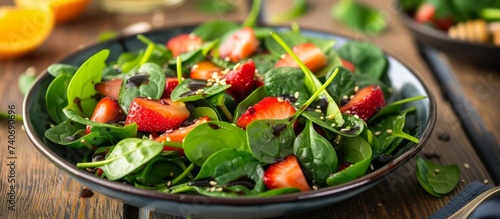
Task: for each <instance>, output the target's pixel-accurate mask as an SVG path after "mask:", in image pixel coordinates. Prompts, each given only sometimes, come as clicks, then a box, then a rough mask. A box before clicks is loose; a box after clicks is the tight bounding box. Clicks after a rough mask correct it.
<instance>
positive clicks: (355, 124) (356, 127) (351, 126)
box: [302, 111, 365, 137]
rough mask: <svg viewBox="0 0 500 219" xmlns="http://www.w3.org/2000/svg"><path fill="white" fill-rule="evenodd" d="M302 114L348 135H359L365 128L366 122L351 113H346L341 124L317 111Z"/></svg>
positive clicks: (338, 132)
mask: <svg viewBox="0 0 500 219" xmlns="http://www.w3.org/2000/svg"><path fill="white" fill-rule="evenodd" d="M302 115H303V116H304V117H305V118H307V119H308V120H311V121H312V122H314V123H315V124H317V125H319V126H321V127H323V128H325V129H326V130H329V131H332V132H334V133H336V134H338V135H342V136H346V137H355V136H358V135H359V134H360V133H361V132H363V129H365V122H364V121H363V120H362V119H360V118H356V117H354V116H351V115H344V116H343V117H344V123H343V124H340V125H339V124H337V123H336V122H335V120H331V119H328V118H323V117H325V116H323V115H322V114H321V113H319V112H316V111H306V112H304V113H303V114H302Z"/></svg>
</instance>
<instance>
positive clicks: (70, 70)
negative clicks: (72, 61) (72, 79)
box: [47, 63, 78, 77]
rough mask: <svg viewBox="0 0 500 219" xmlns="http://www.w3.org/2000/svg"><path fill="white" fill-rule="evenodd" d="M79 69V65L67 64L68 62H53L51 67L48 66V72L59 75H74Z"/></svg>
mask: <svg viewBox="0 0 500 219" xmlns="http://www.w3.org/2000/svg"><path fill="white" fill-rule="evenodd" d="M77 70H78V67H76V66H73V65H67V64H59V63H57V64H52V65H50V66H49V67H47V72H49V74H50V75H52V76H54V77H57V76H59V75H62V74H66V75H69V76H73V75H74V74H75V73H76V71H77Z"/></svg>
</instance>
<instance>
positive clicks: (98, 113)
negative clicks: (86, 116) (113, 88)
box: [85, 96, 125, 134]
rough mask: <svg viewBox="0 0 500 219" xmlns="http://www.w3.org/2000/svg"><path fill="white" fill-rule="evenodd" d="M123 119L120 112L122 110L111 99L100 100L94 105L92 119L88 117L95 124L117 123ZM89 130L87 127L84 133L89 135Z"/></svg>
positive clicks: (123, 115) (122, 114)
mask: <svg viewBox="0 0 500 219" xmlns="http://www.w3.org/2000/svg"><path fill="white" fill-rule="evenodd" d="M124 117H125V114H124V113H123V111H122V108H121V107H120V104H118V102H117V101H116V100H114V99H112V98H111V97H108V96H106V97H104V98H102V99H101V100H100V101H99V102H98V103H97V105H96V107H95V109H94V113H93V114H92V117H90V120H91V121H95V122H103V123H108V122H118V121H120V120H123V118H124ZM90 128H91V126H87V128H86V129H85V131H86V132H87V134H88V133H90Z"/></svg>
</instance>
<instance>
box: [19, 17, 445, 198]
mask: <svg viewBox="0 0 500 219" xmlns="http://www.w3.org/2000/svg"><path fill="white" fill-rule="evenodd" d="M197 25H199V24H191V25H174V26H168V27H163V28H159V29H154V30H151V31H148V32H145V33H143V34H145V35H148V34H153V33H156V32H164V31H168V30H172V29H179V28H190V27H195V26H197ZM263 27H271V28H281V27H282V26H273V25H265V26H263ZM301 30H303V31H307V32H310V33H320V34H324V35H328V36H333V37H340V38H344V39H346V40H349V41H355V39H352V38H350V37H347V36H345V35H342V34H339V33H334V32H327V31H324V30H317V29H315V28H301ZM136 35H137V34H131V35H124V36H119V37H118V38H116V39H112V40H109V41H105V42H99V43H94V44H90V45H87V46H83V47H81V48H79V49H77V50H76V51H74V52H72V53H70V54H69V55H66V56H65V57H64V58H62V59H60V60H59V62H60V63H64V60H67V59H69V58H71V57H73V56H77V55H79V53H82V52H84V51H87V50H92V49H94V48H98V47H102V46H105V45H106V44H108V43H114V41H124V40H127V39H129V38H131V37H135V36H136ZM379 48H380V47H379ZM382 51H383V52H384V54H386V56H389V57H392V58H393V59H394V60H395V61H396V62H399V63H400V64H401V65H402V66H403V67H405V68H406V69H407V70H408V71H409V72H410V73H411V75H413V76H414V77H415V78H416V80H417V81H418V82H419V83H420V84H421V86H422V87H423V89H424V91H425V92H426V94H427V100H428V101H429V119H428V121H427V123H426V124H425V127H423V130H426V131H424V132H423V133H422V135H421V136H420V137H419V143H417V144H415V143H412V145H414V146H413V147H411V148H410V149H409V150H408V151H406V152H404V153H403V155H406V156H399V157H397V158H394V159H393V160H391V161H390V162H388V163H386V164H385V165H384V166H382V167H380V168H378V169H376V170H375V171H373V172H370V173H368V174H366V175H363V176H362V177H360V178H357V179H355V180H352V181H349V182H347V183H343V184H340V185H336V186H328V187H323V188H320V189H318V190H311V191H307V192H300V193H292V194H283V195H279V196H273V197H234V198H221V197H209V196H202V195H189V194H168V193H161V192H157V191H154V190H146V189H140V188H136V187H134V186H132V185H128V184H123V183H120V182H116V181H110V180H108V179H103V178H99V177H96V176H94V175H93V174H90V173H89V172H87V171H85V170H82V169H79V168H77V167H76V166H75V165H73V164H71V163H69V162H68V161H66V160H64V159H61V158H60V157H59V156H58V155H57V154H55V153H54V152H53V151H51V150H50V149H49V148H48V147H47V146H46V145H45V144H44V142H43V140H42V139H39V138H38V137H37V135H36V133H35V131H34V130H33V129H32V126H33V125H34V124H32V123H31V118H30V115H29V113H28V110H27V109H29V108H28V107H30V105H32V102H33V99H34V98H35V89H36V88H37V87H39V86H40V83H41V81H43V80H44V79H46V78H47V77H49V76H50V74H49V73H48V72H47V71H46V70H44V72H43V73H42V74H40V75H39V76H38V77H37V79H36V80H35V82H34V84H33V86H32V87H31V88H30V90H29V92H28V94H27V95H26V97H25V98H24V101H23V117H24V120H23V125H24V127H25V131H26V133H27V135H28V138H29V139H30V141H31V142H32V143H33V145H34V146H35V147H36V148H37V149H38V151H40V152H41V153H42V154H43V155H44V156H45V157H46V158H47V159H48V160H49V161H50V162H51V163H53V164H54V165H55V166H56V167H58V168H59V169H61V170H63V171H64V172H65V173H67V174H68V175H70V176H72V178H74V180H76V181H79V182H80V183H82V181H88V182H91V183H94V184H96V185H99V186H101V187H103V188H106V189H110V190H114V191H118V192H122V193H132V195H135V196H142V197H146V198H153V199H162V200H169V201H175V202H179V203H196V202H197V198H199V197H204V200H207V201H208V203H209V204H210V205H214V204H219V205H227V206H239V205H263V204H276V203H283V202H296V201H303V200H311V199H316V198H322V197H325V196H330V195H339V194H343V193H346V192H349V191H351V190H353V189H355V188H356V187H359V186H362V185H370V184H373V183H374V182H377V181H379V180H381V179H383V178H384V177H385V176H387V175H389V174H390V173H392V172H394V171H395V170H396V169H397V168H398V167H399V166H401V165H403V164H404V163H405V162H407V161H408V160H410V159H411V158H413V157H414V156H415V155H416V154H417V153H418V152H419V151H420V150H421V149H422V148H423V146H424V145H425V143H426V142H427V140H428V139H429V138H430V136H431V133H432V131H433V129H434V126H435V122H436V116H437V110H436V101H435V97H434V95H433V94H432V93H431V92H430V89H429V86H428V85H427V83H425V81H424V80H422V78H421V77H420V76H419V75H418V74H416V73H415V71H414V70H413V68H411V67H410V65H408V64H407V63H406V62H405V61H401V60H400V59H398V58H396V57H395V56H394V55H392V54H391V53H388V52H387V51H384V50H383V49H382ZM78 178H81V179H78ZM90 189H92V188H90ZM105 195H106V196H109V194H105ZM198 201H199V200H198Z"/></svg>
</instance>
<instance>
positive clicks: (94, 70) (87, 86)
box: [66, 49, 109, 118]
mask: <svg viewBox="0 0 500 219" xmlns="http://www.w3.org/2000/svg"><path fill="white" fill-rule="evenodd" d="M108 55H109V50H107V49H104V50H101V51H100V52H98V53H96V54H95V55H93V56H92V57H90V58H89V59H88V60H87V61H85V62H84V63H83V64H82V65H81V66H80V68H79V69H78V71H77V72H76V73H75V75H74V76H73V78H72V79H71V81H70V82H69V85H68V91H67V97H68V106H67V107H66V108H68V109H72V110H74V111H76V112H78V113H79V114H81V115H83V116H85V117H89V118H90V117H91V116H92V113H93V112H94V108H95V106H96V105H97V100H96V98H95V95H96V94H97V91H96V90H95V88H94V86H95V84H96V83H98V82H100V81H101V78H102V70H103V69H104V67H106V64H105V63H104V62H105V61H106V59H107V58H108Z"/></svg>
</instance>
